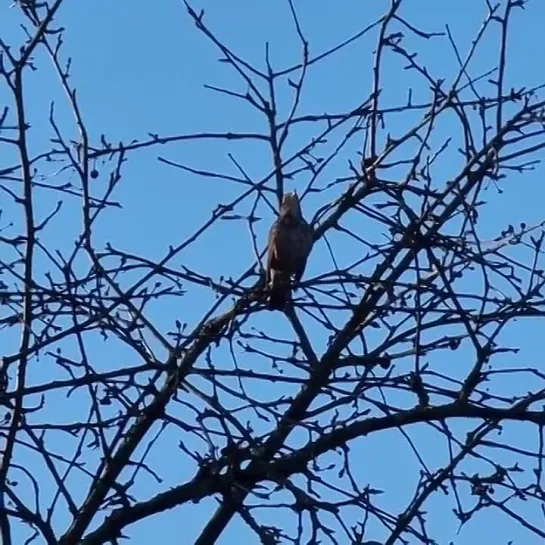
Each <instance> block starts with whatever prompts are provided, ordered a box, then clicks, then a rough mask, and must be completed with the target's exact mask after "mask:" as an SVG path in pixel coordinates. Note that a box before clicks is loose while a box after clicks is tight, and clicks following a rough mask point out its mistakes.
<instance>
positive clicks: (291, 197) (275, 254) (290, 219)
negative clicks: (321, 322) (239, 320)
mask: <svg viewBox="0 0 545 545" xmlns="http://www.w3.org/2000/svg"><path fill="white" fill-rule="evenodd" d="M313 242H314V237H313V232H312V227H311V226H310V225H309V224H308V223H307V222H306V221H305V219H304V218H303V215H302V213H301V204H300V203H299V198H298V197H297V194H296V193H286V194H285V195H284V196H283V198H282V203H281V205H280V212H279V214H278V219H277V220H276V221H275V222H274V223H273V224H272V226H271V229H270V231H269V238H268V246H267V253H268V255H267V271H266V273H267V277H266V285H267V287H268V288H269V300H268V308H269V310H284V309H285V307H286V303H287V301H288V299H289V298H290V295H291V279H292V277H293V278H294V279H295V281H296V282H299V281H300V280H301V277H302V276H303V273H304V272H305V267H306V265H307V259H308V256H309V254H310V251H311V250H312V245H313Z"/></svg>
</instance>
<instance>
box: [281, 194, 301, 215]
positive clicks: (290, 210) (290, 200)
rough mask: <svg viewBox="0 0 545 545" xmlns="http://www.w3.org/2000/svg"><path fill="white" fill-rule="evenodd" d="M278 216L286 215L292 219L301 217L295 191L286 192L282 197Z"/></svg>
mask: <svg viewBox="0 0 545 545" xmlns="http://www.w3.org/2000/svg"><path fill="white" fill-rule="evenodd" d="M280 216H281V217H283V218H286V217H288V218H291V219H293V220H300V219H301V218H302V214H301V205H300V204H299V197H297V193H286V194H285V195H284V196H283V197H282V204H281V205H280Z"/></svg>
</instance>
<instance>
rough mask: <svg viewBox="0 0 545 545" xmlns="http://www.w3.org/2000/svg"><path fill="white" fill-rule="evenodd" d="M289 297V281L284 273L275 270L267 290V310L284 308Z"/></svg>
mask: <svg viewBox="0 0 545 545" xmlns="http://www.w3.org/2000/svg"><path fill="white" fill-rule="evenodd" d="M289 298H290V281H289V277H288V276H286V275H285V274H282V273H279V272H276V274H275V275H274V277H273V279H272V282H271V287H270V291H269V301H268V307H269V310H284V309H285V308H286V303H287V302H288V300H289Z"/></svg>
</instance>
